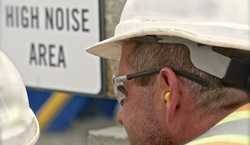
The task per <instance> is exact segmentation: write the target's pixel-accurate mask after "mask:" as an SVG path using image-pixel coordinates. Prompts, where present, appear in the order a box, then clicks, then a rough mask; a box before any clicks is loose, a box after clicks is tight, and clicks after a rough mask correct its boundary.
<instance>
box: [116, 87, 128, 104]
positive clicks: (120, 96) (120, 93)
mask: <svg viewBox="0 0 250 145" xmlns="http://www.w3.org/2000/svg"><path fill="white" fill-rule="evenodd" d="M126 92H127V91H126V89H125V87H124V85H121V84H120V85H117V86H116V87H115V95H116V98H117V100H118V102H119V103H120V104H121V102H123V100H124V99H125V97H126ZM121 105H122V104H121Z"/></svg>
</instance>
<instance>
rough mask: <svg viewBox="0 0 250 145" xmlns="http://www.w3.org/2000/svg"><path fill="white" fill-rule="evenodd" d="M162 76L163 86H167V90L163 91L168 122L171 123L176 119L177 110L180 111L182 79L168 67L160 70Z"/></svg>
mask: <svg viewBox="0 0 250 145" xmlns="http://www.w3.org/2000/svg"><path fill="white" fill-rule="evenodd" d="M160 77H161V78H160V79H161V82H162V85H163V87H166V89H165V91H163V94H162V95H163V96H162V98H163V99H164V101H165V104H166V105H165V107H166V117H167V118H166V119H167V122H168V123H170V122H171V121H173V120H174V119H175V115H176V112H177V111H178V107H179V105H180V104H179V103H180V97H181V94H180V92H181V90H180V89H181V88H180V86H179V83H180V82H179V81H180V80H179V79H178V78H177V76H176V74H175V72H174V71H173V70H172V69H170V68H167V67H165V68H163V69H162V70H161V71H160ZM166 95H169V96H166ZM166 98H169V99H166Z"/></svg>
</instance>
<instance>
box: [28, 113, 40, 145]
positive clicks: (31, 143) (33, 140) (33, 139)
mask: <svg viewBox="0 0 250 145" xmlns="http://www.w3.org/2000/svg"><path fill="white" fill-rule="evenodd" d="M30 111H31V112H32V114H33V124H32V129H31V134H32V136H30V139H29V140H28V143H24V145H35V144H36V143H37V141H38V139H39V136H40V127H39V122H38V120H37V118H36V116H35V114H34V113H33V111H32V110H31V109H30Z"/></svg>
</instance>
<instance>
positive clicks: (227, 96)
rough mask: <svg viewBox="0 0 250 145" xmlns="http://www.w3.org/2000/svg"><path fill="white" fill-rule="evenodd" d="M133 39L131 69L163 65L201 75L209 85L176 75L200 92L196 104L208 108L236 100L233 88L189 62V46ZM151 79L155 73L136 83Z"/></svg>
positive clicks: (146, 83)
mask: <svg viewBox="0 0 250 145" xmlns="http://www.w3.org/2000/svg"><path fill="white" fill-rule="evenodd" d="M138 40H139V41H138ZM132 41H135V42H136V47H135V48H134V49H133V50H132V52H131V54H130V57H129V58H128V62H129V64H130V65H131V67H132V69H134V71H136V72H139V71H144V70H147V69H154V68H162V67H164V66H166V67H169V68H172V69H175V70H184V71H187V72H189V73H192V74H195V75H197V76H200V77H201V78H203V79H204V80H206V81H207V82H209V86H208V87H205V86H201V85H200V84H198V83H196V82H194V81H191V80H189V79H187V78H184V77H181V76H178V77H181V78H182V79H183V80H184V81H185V82H186V83H188V85H189V86H190V88H191V89H194V90H195V91H196V92H199V94H200V95H197V96H195V97H197V98H196V100H197V103H198V105H200V106H202V107H204V108H206V109H208V110H215V109H216V108H218V109H219V108H222V107H228V106H232V105H233V103H235V102H236V99H237V98H235V96H236V94H235V92H234V89H231V88H227V87H224V86H223V85H222V83H221V81H220V79H218V78H216V77H214V76H212V75H210V74H208V73H206V72H203V71H201V70H199V69H197V68H196V67H195V66H194V65H193V64H192V62H191V59H190V52H189V49H188V47H186V46H185V45H183V44H172V43H171V44H170V43H157V42H156V41H148V40H147V39H145V37H141V38H136V39H134V40H133V39H132ZM153 78H154V76H150V77H143V78H141V79H138V80H137V81H136V82H137V83H138V84H139V85H142V86H145V85H150V84H152V83H153V81H154V79H153ZM235 105H237V104H235ZM238 105H239V104H238Z"/></svg>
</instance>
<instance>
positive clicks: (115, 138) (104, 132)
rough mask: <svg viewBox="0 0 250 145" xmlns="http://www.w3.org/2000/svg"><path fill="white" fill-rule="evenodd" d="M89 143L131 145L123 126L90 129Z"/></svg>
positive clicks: (90, 144) (96, 144) (91, 144)
mask: <svg viewBox="0 0 250 145" xmlns="http://www.w3.org/2000/svg"><path fill="white" fill-rule="evenodd" d="M88 145H129V142H128V139H127V133H126V131H125V129H124V128H123V127H121V126H112V127H108V128H104V129H100V130H90V131H89V135H88Z"/></svg>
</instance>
